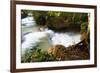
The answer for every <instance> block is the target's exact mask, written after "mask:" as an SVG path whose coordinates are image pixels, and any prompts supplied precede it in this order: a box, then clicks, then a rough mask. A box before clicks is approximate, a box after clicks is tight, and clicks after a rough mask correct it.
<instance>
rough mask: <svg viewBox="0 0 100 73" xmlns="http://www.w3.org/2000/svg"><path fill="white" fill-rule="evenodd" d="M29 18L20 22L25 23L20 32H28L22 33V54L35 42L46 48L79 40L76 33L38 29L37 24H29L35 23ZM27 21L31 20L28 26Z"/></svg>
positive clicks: (71, 43) (70, 43)
mask: <svg viewBox="0 0 100 73" xmlns="http://www.w3.org/2000/svg"><path fill="white" fill-rule="evenodd" d="M31 19H32V18H30V20H29V18H25V19H24V20H26V21H24V20H22V23H25V24H26V25H25V27H24V28H22V30H24V31H22V33H27V32H30V33H28V34H25V35H23V37H22V39H24V41H23V43H22V54H24V53H25V51H26V50H27V49H30V48H31V47H34V46H36V45H37V44H39V45H40V46H41V48H43V49H48V48H49V47H50V46H51V45H57V44H61V45H63V46H65V47H68V46H69V45H73V44H76V43H78V42H80V34H78V33H74V32H66V33H64V32H63V33H59V32H54V31H53V30H47V29H46V30H45V29H44V30H43V31H39V30H38V28H37V26H33V27H32V26H31V25H35V23H33V22H34V21H33V20H31ZM29 22H31V25H30V27H29ZM27 26H28V27H27ZM27 28H28V29H27ZM30 30H31V31H30ZM34 30H35V31H34Z"/></svg>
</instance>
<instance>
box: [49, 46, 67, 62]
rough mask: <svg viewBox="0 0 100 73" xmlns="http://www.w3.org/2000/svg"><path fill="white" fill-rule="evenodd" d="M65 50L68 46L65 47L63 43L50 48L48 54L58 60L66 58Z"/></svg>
mask: <svg viewBox="0 0 100 73" xmlns="http://www.w3.org/2000/svg"><path fill="white" fill-rule="evenodd" d="M65 50H66V47H64V46H63V45H55V46H52V47H50V48H48V54H50V55H51V56H53V57H55V58H56V60H64V59H65V56H64V52H65Z"/></svg>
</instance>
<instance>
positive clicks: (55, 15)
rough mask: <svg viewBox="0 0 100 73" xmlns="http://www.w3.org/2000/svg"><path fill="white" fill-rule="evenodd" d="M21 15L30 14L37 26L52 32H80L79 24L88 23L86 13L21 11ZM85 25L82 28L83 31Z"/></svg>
mask: <svg viewBox="0 0 100 73" xmlns="http://www.w3.org/2000/svg"><path fill="white" fill-rule="evenodd" d="M22 12H23V13H26V14H28V13H32V15H33V17H34V19H35V21H36V23H37V25H43V26H46V27H48V28H49V29H52V30H63V29H66V30H73V31H75V30H78V31H80V30H81V24H82V26H83V24H84V23H87V22H88V13H78V12H60V11H32V10H22ZM86 26H87V25H84V26H83V27H82V31H83V30H85V29H83V28H85V27H86Z"/></svg>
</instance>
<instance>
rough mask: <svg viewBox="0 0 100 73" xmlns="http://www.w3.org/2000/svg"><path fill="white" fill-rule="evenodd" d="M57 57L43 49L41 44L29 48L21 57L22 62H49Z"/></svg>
mask: <svg viewBox="0 0 100 73" xmlns="http://www.w3.org/2000/svg"><path fill="white" fill-rule="evenodd" d="M54 60H55V58H54V57H53V56H51V55H49V54H48V53H47V52H46V51H43V50H41V49H40V48H39V46H38V45H37V46H35V47H32V49H31V50H27V51H26V52H25V54H24V55H22V57H21V62H22V63H26V62H47V61H54Z"/></svg>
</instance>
